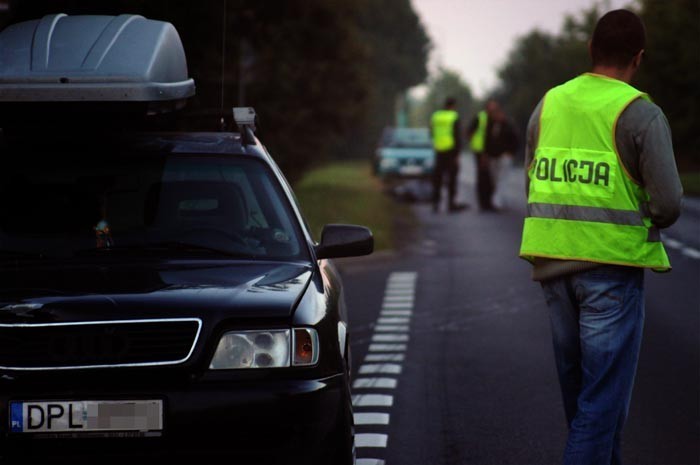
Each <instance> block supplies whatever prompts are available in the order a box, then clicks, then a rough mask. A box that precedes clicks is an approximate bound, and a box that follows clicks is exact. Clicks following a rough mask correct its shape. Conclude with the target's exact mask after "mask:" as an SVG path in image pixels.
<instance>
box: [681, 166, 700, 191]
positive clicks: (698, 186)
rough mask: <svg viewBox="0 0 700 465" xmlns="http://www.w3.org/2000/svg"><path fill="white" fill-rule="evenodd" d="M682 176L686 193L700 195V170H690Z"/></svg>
mask: <svg viewBox="0 0 700 465" xmlns="http://www.w3.org/2000/svg"><path fill="white" fill-rule="evenodd" d="M680 176H681V183H682V184H683V193H684V194H685V195H700V171H689V172H685V173H681V174H680Z"/></svg>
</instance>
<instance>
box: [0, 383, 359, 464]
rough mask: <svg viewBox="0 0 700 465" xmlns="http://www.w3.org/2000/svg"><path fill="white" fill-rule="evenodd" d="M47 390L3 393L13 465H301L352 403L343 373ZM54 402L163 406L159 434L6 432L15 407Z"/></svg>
mask: <svg viewBox="0 0 700 465" xmlns="http://www.w3.org/2000/svg"><path fill="white" fill-rule="evenodd" d="M42 391H43V392H38V391H37V392H31V391H29V392H28V391H23V392H22V393H21V394H15V395H7V394H5V393H2V394H0V404H1V405H0V415H2V417H3V420H2V422H1V423H0V424H1V425H2V426H1V427H0V456H2V458H3V459H4V460H5V461H7V462H8V463H12V462H30V463H35V462H36V463H43V462H42V459H41V457H51V459H52V461H55V460H58V459H65V460H66V461H67V462H70V463H75V461H76V460H78V459H80V458H85V459H87V460H88V461H92V463H98V462H94V459H95V458H96V457H99V459H100V460H99V463H105V459H107V458H109V459H112V460H114V461H115V462H121V463H123V462H124V460H125V459H127V458H128V457H130V456H139V457H149V458H150V462H153V461H156V462H160V460H159V459H163V461H164V462H167V463H173V462H189V463H206V462H207V461H208V460H209V459H211V460H212V461H214V458H221V457H226V458H228V459H229V460H231V461H232V462H231V463H258V462H262V463H265V462H266V461H276V460H277V459H276V457H280V456H283V457H285V461H286V462H287V463H289V462H290V460H291V463H297V462H298V463H303V460H304V458H303V457H306V456H307V455H309V454H313V452H314V451H315V450H318V449H320V448H321V447H322V446H323V444H324V440H325V439H326V438H328V436H329V435H330V434H331V433H332V431H333V430H334V428H335V427H336V425H337V424H338V422H339V417H338V415H339V413H340V412H341V411H342V409H343V407H344V405H345V404H344V402H347V401H348V399H347V396H348V393H347V389H346V387H345V378H344V376H343V375H340V374H339V375H335V376H332V377H329V378H324V379H317V380H274V381H272V380H270V381H264V382H261V381H245V382H235V383H231V382H227V381H209V382H206V383H203V382H199V383H196V384H190V385H188V386H186V387H182V388H179V389H173V388H167V389H153V388H150V389H149V388H142V389H140V390H133V389H132V390H128V391H126V390H123V389H119V390H116V389H115V390H114V391H110V390H108V389H105V390H101V391H100V392H99V394H96V393H95V392H92V391H84V392H81V391H80V390H71V391H70V392H52V393H51V395H50V396H47V395H46V391H47V387H44V388H43V390H42ZM126 392H128V395H125V393H126ZM52 399H56V400H58V399H63V400H88V399H95V400H99V399H105V400H121V399H162V400H163V431H162V435H161V436H160V437H139V438H113V437H110V438H104V437H98V438H96V437H90V438H85V437H82V438H81V437H74V438H66V437H60V436H56V437H45V436H30V435H26V434H22V433H19V434H17V433H9V432H8V429H9V413H8V405H9V402H10V401H11V400H23V401H28V400H37V401H38V400H42V401H43V400H52ZM0 462H1V463H5V462H4V461H2V460H0ZM150 462H149V463H150Z"/></svg>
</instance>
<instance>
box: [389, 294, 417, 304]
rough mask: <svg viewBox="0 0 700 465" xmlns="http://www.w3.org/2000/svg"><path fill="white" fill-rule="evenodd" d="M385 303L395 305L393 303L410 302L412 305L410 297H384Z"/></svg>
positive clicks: (411, 297)
mask: <svg viewBox="0 0 700 465" xmlns="http://www.w3.org/2000/svg"><path fill="white" fill-rule="evenodd" d="M384 302H385V303H392V302H393V303H395V302H411V303H413V296H412V295H387V296H384Z"/></svg>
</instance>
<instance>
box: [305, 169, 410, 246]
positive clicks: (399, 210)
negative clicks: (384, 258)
mask: <svg viewBox="0 0 700 465" xmlns="http://www.w3.org/2000/svg"><path fill="white" fill-rule="evenodd" d="M294 191H295V193H296V195H297V198H298V200H299V203H300V205H301V209H302V212H303V214H304V216H305V217H306V220H307V221H308V222H309V226H310V228H311V231H312V232H313V235H314V239H316V240H320V239H321V230H322V229H323V225H324V224H328V223H347V224H359V225H362V226H367V227H368V228H370V229H371V230H372V233H373V234H374V248H375V250H385V249H392V248H394V247H395V245H396V243H395V240H396V238H397V237H398V234H399V233H400V232H399V231H398V230H397V229H398V228H399V226H398V225H397V221H396V218H402V220H404V219H406V218H413V212H412V211H411V209H410V208H409V207H408V206H407V205H403V204H399V203H397V202H395V201H393V200H392V199H391V198H389V197H388V196H387V195H385V194H384V193H383V192H382V184H381V181H379V180H378V179H377V178H376V177H375V176H374V175H373V174H372V169H371V164H370V163H369V162H362V161H352V162H332V163H329V164H327V165H324V166H321V167H318V168H316V169H313V170H312V171H309V172H308V173H306V174H305V175H304V176H303V177H302V179H301V180H300V181H299V182H297V184H296V185H295V187H294ZM402 222H404V221H402Z"/></svg>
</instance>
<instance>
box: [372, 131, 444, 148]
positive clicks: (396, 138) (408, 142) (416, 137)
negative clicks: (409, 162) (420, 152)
mask: <svg viewBox="0 0 700 465" xmlns="http://www.w3.org/2000/svg"><path fill="white" fill-rule="evenodd" d="M382 145H383V146H386V147H395V148H403V147H406V148H432V143H431V140H430V132H429V131H428V129H427V128H393V129H385V131H384V134H383V135H382Z"/></svg>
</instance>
